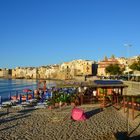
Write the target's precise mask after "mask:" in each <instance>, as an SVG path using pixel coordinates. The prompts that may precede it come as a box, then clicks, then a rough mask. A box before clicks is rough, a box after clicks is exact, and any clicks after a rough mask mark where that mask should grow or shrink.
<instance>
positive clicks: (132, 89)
mask: <svg viewBox="0 0 140 140" xmlns="http://www.w3.org/2000/svg"><path fill="white" fill-rule="evenodd" d="M124 84H126V85H128V88H125V89H124V94H127V95H138V94H139V95H140V82H132V81H124Z"/></svg>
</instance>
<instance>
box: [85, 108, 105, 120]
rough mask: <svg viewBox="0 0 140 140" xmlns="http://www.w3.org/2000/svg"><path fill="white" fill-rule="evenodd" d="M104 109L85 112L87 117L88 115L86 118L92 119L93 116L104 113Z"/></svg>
mask: <svg viewBox="0 0 140 140" xmlns="http://www.w3.org/2000/svg"><path fill="white" fill-rule="evenodd" d="M102 111H103V109H102V108H97V109H94V110H91V111H87V112H85V115H86V118H87V119H89V118H90V117H92V116H93V115H96V114H98V113H100V112H102Z"/></svg>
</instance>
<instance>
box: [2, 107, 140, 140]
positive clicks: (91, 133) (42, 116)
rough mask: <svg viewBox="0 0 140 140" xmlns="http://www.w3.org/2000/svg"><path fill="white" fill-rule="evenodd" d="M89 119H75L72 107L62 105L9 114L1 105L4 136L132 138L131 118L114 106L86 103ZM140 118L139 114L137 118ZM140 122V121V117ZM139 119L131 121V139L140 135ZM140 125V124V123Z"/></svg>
mask: <svg viewBox="0 0 140 140" xmlns="http://www.w3.org/2000/svg"><path fill="white" fill-rule="evenodd" d="M79 108H82V109H84V110H85V112H86V115H87V116H88V119H87V120H86V121H83V122H77V121H72V120H71V118H70V114H71V109H72V107H70V106H67V107H63V108H61V109H53V110H48V109H47V108H46V109H36V110H35V109H28V110H26V109H25V110H23V109H20V108H19V109H15V108H11V109H10V113H9V114H8V115H7V114H5V112H6V111H5V110H4V109H0V140H116V139H117V138H119V139H124V138H128V137H127V136H126V132H127V119H126V117H125V115H124V114H123V111H122V110H120V111H117V110H116V109H115V108H114V107H108V108H105V109H104V110H102V109H100V108H99V106H98V105H83V106H80V107H79ZM138 119H139V120H140V118H139V116H138V117H137V120H138ZM139 122H140V121H139ZM138 125H139V124H138V121H137V123H135V121H132V122H131V121H130V125H129V133H130V132H132V133H131V135H130V136H129V139H139V138H140V131H139V128H137V129H136V127H138ZM139 127H140V126H139Z"/></svg>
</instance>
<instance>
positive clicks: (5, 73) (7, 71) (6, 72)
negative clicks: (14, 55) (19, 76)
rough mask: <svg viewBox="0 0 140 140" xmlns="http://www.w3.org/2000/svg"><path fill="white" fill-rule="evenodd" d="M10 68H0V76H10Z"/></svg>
mask: <svg viewBox="0 0 140 140" xmlns="http://www.w3.org/2000/svg"><path fill="white" fill-rule="evenodd" d="M11 75H12V70H11V69H6V68H4V69H0V78H11Z"/></svg>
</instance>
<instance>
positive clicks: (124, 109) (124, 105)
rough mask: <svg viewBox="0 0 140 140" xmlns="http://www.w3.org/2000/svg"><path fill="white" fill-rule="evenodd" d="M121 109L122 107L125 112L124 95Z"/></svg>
mask: <svg viewBox="0 0 140 140" xmlns="http://www.w3.org/2000/svg"><path fill="white" fill-rule="evenodd" d="M123 109H124V113H125V96H123Z"/></svg>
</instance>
